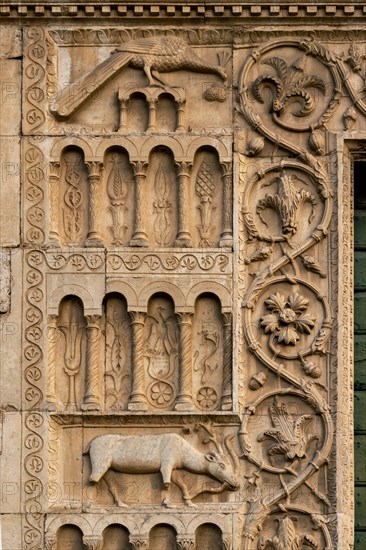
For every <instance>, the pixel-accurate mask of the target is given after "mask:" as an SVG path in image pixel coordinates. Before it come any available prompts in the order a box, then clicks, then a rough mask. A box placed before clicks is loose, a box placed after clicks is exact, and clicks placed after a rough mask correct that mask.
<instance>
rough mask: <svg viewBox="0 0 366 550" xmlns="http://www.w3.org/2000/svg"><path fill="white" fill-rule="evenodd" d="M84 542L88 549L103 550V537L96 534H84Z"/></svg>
mask: <svg viewBox="0 0 366 550" xmlns="http://www.w3.org/2000/svg"><path fill="white" fill-rule="evenodd" d="M83 543H84V544H85V546H86V547H87V549H88V550H101V549H102V546H103V538H102V537H99V536H96V535H92V536H89V535H84V536H83Z"/></svg>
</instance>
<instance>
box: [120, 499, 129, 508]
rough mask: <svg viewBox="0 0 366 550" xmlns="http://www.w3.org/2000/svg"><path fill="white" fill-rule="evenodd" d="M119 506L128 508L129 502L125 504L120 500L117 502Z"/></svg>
mask: <svg viewBox="0 0 366 550" xmlns="http://www.w3.org/2000/svg"><path fill="white" fill-rule="evenodd" d="M117 506H118V508H128V506H127V504H125V503H124V502H122V500H119V501H118V502H117Z"/></svg>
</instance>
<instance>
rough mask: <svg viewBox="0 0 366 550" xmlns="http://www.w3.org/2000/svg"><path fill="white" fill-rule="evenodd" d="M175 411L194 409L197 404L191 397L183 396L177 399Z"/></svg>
mask: <svg viewBox="0 0 366 550" xmlns="http://www.w3.org/2000/svg"><path fill="white" fill-rule="evenodd" d="M174 410H175V411H194V410H195V406H194V403H193V402H192V400H191V398H190V397H181V398H179V397H178V399H177V401H176V403H175V405H174Z"/></svg>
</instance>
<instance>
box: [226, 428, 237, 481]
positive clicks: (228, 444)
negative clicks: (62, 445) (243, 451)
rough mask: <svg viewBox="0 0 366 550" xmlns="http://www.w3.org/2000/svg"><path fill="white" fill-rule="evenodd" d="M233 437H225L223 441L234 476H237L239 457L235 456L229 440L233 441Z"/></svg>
mask: <svg viewBox="0 0 366 550" xmlns="http://www.w3.org/2000/svg"><path fill="white" fill-rule="evenodd" d="M233 437H234V436H233V435H227V436H226V437H225V439H224V443H225V447H226V448H227V450H228V453H229V456H230V458H231V461H232V463H233V466H234V474H235V475H237V474H238V473H239V468H240V462H239V457H238V455H237V454H236V452H235V450H234V447H233V445H232V443H231V440H232V439H233Z"/></svg>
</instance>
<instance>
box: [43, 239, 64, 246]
mask: <svg viewBox="0 0 366 550" xmlns="http://www.w3.org/2000/svg"><path fill="white" fill-rule="evenodd" d="M46 248H61V244H60V241H59V240H58V239H52V238H50V239H48V241H47V243H46Z"/></svg>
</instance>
